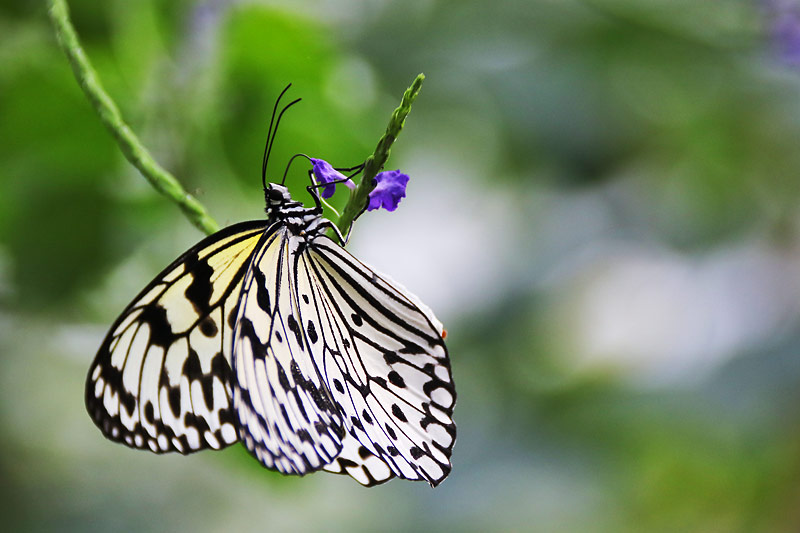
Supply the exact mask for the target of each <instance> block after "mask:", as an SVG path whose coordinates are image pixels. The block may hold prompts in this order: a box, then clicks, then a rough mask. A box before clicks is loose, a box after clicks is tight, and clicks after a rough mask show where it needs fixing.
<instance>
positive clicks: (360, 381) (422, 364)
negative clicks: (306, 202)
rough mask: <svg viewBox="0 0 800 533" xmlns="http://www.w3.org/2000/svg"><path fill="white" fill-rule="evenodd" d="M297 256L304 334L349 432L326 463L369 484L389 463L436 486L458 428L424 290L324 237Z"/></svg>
mask: <svg viewBox="0 0 800 533" xmlns="http://www.w3.org/2000/svg"><path fill="white" fill-rule="evenodd" d="M298 258H299V261H298V264H297V265H296V266H295V271H296V272H297V275H298V280H297V291H298V293H299V294H300V295H301V300H300V302H299V306H300V309H299V313H298V314H299V316H300V323H301V326H300V328H299V331H300V332H301V333H302V335H298V336H299V337H301V338H303V339H304V340H307V342H308V347H309V348H310V349H311V351H312V353H313V360H314V364H315V366H316V367H317V369H318V370H319V372H320V374H321V375H322V376H323V380H324V383H325V384H326V386H327V388H328V390H329V391H330V393H331V395H332V397H333V401H334V402H335V404H336V405H337V406H338V407H339V408H340V409H341V412H342V415H343V419H344V424H345V429H346V431H347V432H348V437H347V442H346V443H347V444H348V445H347V446H346V447H345V450H344V454H343V455H340V458H341V459H344V460H345V461H334V462H332V463H331V465H330V466H329V467H328V469H329V470H332V471H337V472H341V471H344V472H346V473H348V474H350V475H351V476H353V477H354V478H355V479H356V480H358V481H359V482H361V483H363V484H366V485H373V484H376V483H380V482H381V481H385V480H386V479H388V477H390V476H389V475H388V473H387V472H386V469H385V468H384V465H385V466H387V467H388V469H389V470H390V472H391V474H394V475H396V476H397V477H400V478H403V479H409V480H424V481H428V482H429V483H430V484H431V485H434V486H435V485H437V484H438V483H440V482H441V481H442V480H443V479H444V478H445V477H446V476H447V474H448V473H449V472H450V469H451V465H450V456H451V454H452V449H453V444H454V442H455V436H456V428H455V423H454V422H453V419H452V415H453V407H454V405H455V401H456V392H455V387H454V385H453V379H452V374H451V371H450V361H449V359H448V355H447V349H446V347H445V344H444V340H443V335H444V330H443V328H442V325H441V323H440V322H439V321H438V320H437V319H436V318H435V317H434V315H433V313H432V312H431V310H430V309H429V308H427V307H426V306H425V305H424V304H423V303H422V302H421V301H420V300H419V299H418V298H416V297H415V296H414V295H412V294H411V293H409V292H408V291H407V290H405V289H404V288H403V287H402V286H400V285H399V284H397V283H395V282H393V281H391V280H390V279H389V278H388V277H386V276H382V275H379V274H376V273H375V271H374V270H373V269H371V268H370V267H368V266H366V265H365V264H363V263H361V262H360V261H358V260H357V259H356V258H355V257H353V256H352V255H350V253H348V252H347V251H345V250H344V249H343V248H342V247H340V246H339V245H337V244H336V243H335V242H333V241H332V240H331V239H328V238H327V237H325V236H318V237H316V238H315V239H314V241H313V242H312V243H311V245H309V246H308V248H307V250H306V251H304V252H303V253H300V254H298ZM353 439H354V440H353ZM354 441H357V442H358V443H359V444H360V446H356V445H355V442H354ZM362 448H363V449H362ZM353 450H355V452H354V451H353ZM373 458H378V459H380V460H381V461H382V462H383V463H384V465H378V464H377V463H376V462H375V461H374V460H373ZM370 478H374V479H370Z"/></svg>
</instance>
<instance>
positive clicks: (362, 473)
mask: <svg viewBox="0 0 800 533" xmlns="http://www.w3.org/2000/svg"><path fill="white" fill-rule="evenodd" d="M342 444H343V446H342V451H341V453H339V455H337V456H336V459H334V460H333V462H332V463H329V464H327V465H325V471H326V472H332V473H334V474H347V475H349V476H350V477H352V478H353V479H355V480H356V481H358V482H359V483H361V484H362V485H364V486H365V487H374V486H375V485H380V484H381V483H385V482H387V481H389V480H390V479H392V478H393V477H395V476H394V472H392V469H391V468H389V465H387V464H386V463H384V462H383V460H381V458H380V457H378V456H377V455H374V454H373V453H372V452H370V451H369V450H368V449H367V448H366V447H365V446H364V445H363V444H361V443H360V442H359V441H358V439H356V438H355V437H354V436H352V435H350V434H347V435H346V436H345V438H344V442H343V443H342Z"/></svg>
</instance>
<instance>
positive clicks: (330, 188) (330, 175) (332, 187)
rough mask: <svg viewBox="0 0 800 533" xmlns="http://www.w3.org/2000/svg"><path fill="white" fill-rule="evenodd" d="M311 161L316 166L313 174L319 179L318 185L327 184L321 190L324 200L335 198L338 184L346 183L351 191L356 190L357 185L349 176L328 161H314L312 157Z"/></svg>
mask: <svg viewBox="0 0 800 533" xmlns="http://www.w3.org/2000/svg"><path fill="white" fill-rule="evenodd" d="M309 159H310V160H311V163H312V164H313V165H314V168H313V169H312V172H313V173H314V177H315V178H317V183H318V184H320V185H325V184H327V185H325V187H323V188H322V189H321V190H320V193H319V195H320V196H322V197H323V198H330V197H331V196H333V193H334V192H336V184H337V183H344V184H345V185H347V186H348V187H350V188H351V189H355V188H356V185H355V184H354V183H353V182H352V181H350V179H349V178H348V177H347V176H345V175H344V174H342V173H341V172H339V171H338V170H336V169H335V168H333V167H332V166H331V164H330V163H328V162H327V161H323V160H322V159H314V158H313V157H310V158H309Z"/></svg>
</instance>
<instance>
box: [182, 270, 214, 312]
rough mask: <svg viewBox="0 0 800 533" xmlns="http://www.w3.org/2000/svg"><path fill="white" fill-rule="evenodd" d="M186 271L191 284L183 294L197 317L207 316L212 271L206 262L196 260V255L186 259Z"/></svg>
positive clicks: (209, 303) (209, 305)
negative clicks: (189, 276) (190, 303)
mask: <svg viewBox="0 0 800 533" xmlns="http://www.w3.org/2000/svg"><path fill="white" fill-rule="evenodd" d="M186 271H187V272H191V276H192V282H191V283H190V284H189V286H188V287H186V291H185V292H184V294H185V295H186V298H188V300H189V301H190V302H192V305H193V306H194V309H195V311H197V313H198V314H199V315H201V316H202V315H205V314H208V311H209V309H210V308H211V294H212V286H211V276H212V275H213V274H214V269H213V268H211V265H209V264H208V263H207V262H206V261H200V260H198V259H197V255H194V256H190V257H187V259H186Z"/></svg>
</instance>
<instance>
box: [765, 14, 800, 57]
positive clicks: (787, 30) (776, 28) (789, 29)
mask: <svg viewBox="0 0 800 533" xmlns="http://www.w3.org/2000/svg"><path fill="white" fill-rule="evenodd" d="M764 4H765V7H766V8H767V16H768V18H769V23H770V33H771V37H772V44H773V47H774V48H775V50H776V53H777V55H778V58H779V59H780V61H782V62H783V63H784V64H785V65H787V66H791V67H797V66H800V5H799V3H798V2H797V0H768V1H766V2H764Z"/></svg>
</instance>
